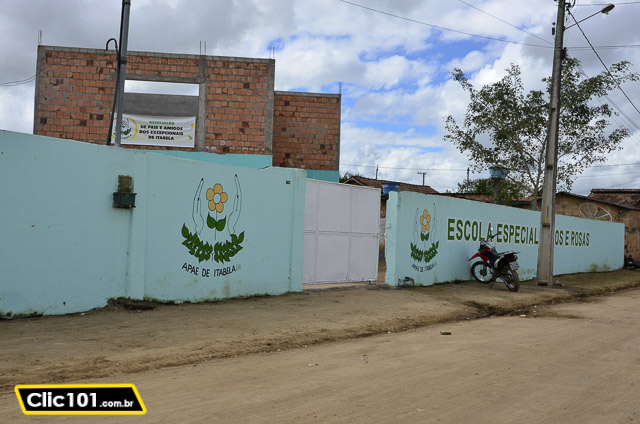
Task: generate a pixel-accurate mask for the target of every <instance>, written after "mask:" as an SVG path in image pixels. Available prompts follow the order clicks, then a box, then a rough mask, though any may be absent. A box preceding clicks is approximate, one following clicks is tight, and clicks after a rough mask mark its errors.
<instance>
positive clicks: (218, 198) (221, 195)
mask: <svg viewBox="0 0 640 424" xmlns="http://www.w3.org/2000/svg"><path fill="white" fill-rule="evenodd" d="M223 190H224V189H223V188H222V184H216V185H214V186H213V189H208V190H207V200H208V201H209V210H210V211H216V212H218V213H221V212H222V211H223V210H224V204H225V203H227V199H228V198H229V196H227V193H225V192H224V191H223Z"/></svg>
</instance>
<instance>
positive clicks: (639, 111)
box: [567, 9, 640, 114]
mask: <svg viewBox="0 0 640 424" xmlns="http://www.w3.org/2000/svg"><path fill="white" fill-rule="evenodd" d="M567 11H568V12H569V15H571V17H572V18H573V20H574V21H575V23H576V26H577V27H578V29H579V30H580V32H581V33H582V35H583V36H584V39H585V40H587V43H589V46H591V50H593V52H594V53H595V55H596V56H597V57H598V60H600V63H602V66H604V69H606V71H607V73H608V74H609V76H610V77H611V79H612V80H613V82H615V83H616V85H617V86H618V88H619V89H620V91H622V94H624V96H625V97H626V98H627V100H628V101H629V103H631V106H633V108H634V109H635V110H636V112H638V114H640V110H638V108H637V107H636V105H635V104H634V103H633V102H632V101H631V99H630V98H629V96H627V93H625V91H624V90H623V89H622V87H621V86H620V84H619V83H618V81H617V80H616V79H615V78H614V77H613V75H611V72H610V71H609V68H608V67H607V65H605V63H604V61H603V60H602V58H601V57H600V55H599V54H598V52H597V51H596V49H595V48H594V47H593V44H591V41H590V40H589V38H588V37H587V34H585V33H584V31H583V30H582V27H581V26H580V24H579V23H578V20H577V19H576V18H575V16H573V13H571V9H568V10H567Z"/></svg>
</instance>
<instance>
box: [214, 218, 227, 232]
mask: <svg viewBox="0 0 640 424" xmlns="http://www.w3.org/2000/svg"><path fill="white" fill-rule="evenodd" d="M226 224H227V217H224V218H222V219H220V220H218V222H217V223H216V230H218V231H222V230H224V226H225V225H226Z"/></svg>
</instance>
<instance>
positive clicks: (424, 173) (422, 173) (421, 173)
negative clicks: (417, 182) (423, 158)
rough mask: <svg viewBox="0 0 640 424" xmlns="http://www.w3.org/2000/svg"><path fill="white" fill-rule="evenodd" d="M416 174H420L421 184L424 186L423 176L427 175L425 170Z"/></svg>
mask: <svg viewBox="0 0 640 424" xmlns="http://www.w3.org/2000/svg"><path fill="white" fill-rule="evenodd" d="M418 175H422V185H423V186H424V176H425V175H427V173H426V172H425V171H423V172H418Z"/></svg>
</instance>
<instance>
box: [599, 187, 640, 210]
mask: <svg viewBox="0 0 640 424" xmlns="http://www.w3.org/2000/svg"><path fill="white" fill-rule="evenodd" d="M588 197H589V198H590V199H593V200H601V201H604V202H609V203H614V204H617V205H621V206H626V207H629V208H635V209H638V208H640V189H637V188H620V189H612V188H594V189H591V193H589V196H588Z"/></svg>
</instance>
